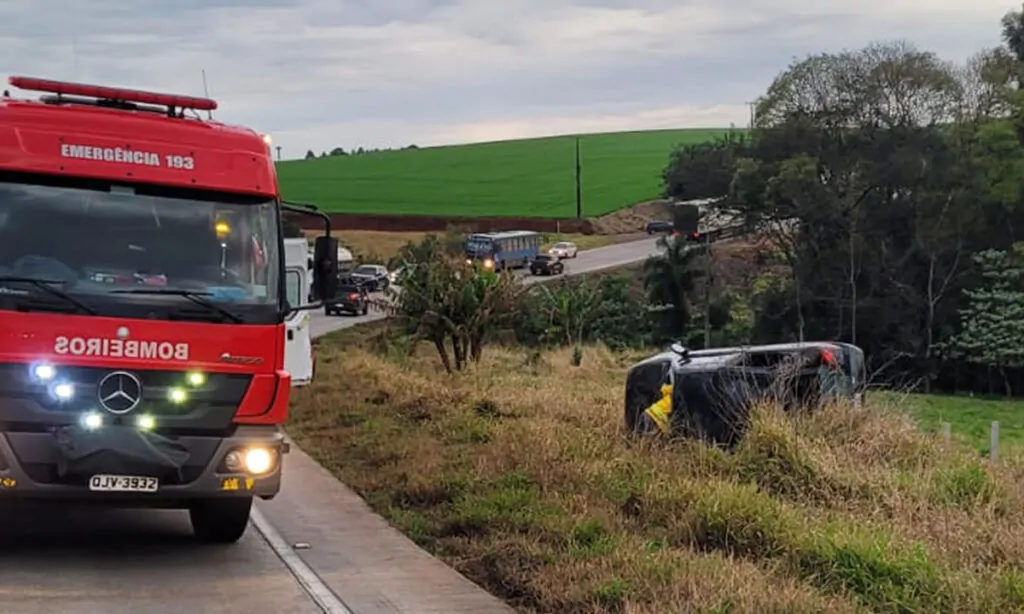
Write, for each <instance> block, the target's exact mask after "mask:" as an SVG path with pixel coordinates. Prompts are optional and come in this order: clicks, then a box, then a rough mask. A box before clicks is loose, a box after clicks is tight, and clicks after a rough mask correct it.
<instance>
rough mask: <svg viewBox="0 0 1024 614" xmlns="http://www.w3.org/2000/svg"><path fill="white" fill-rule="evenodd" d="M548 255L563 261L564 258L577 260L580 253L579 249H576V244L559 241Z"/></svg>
mask: <svg viewBox="0 0 1024 614" xmlns="http://www.w3.org/2000/svg"><path fill="white" fill-rule="evenodd" d="M548 253H549V254H551V255H552V256H554V257H556V258H558V259H559V260H561V259H562V258H575V257H576V255H577V254H578V253H579V249H578V248H577V247H576V244H575V243H571V242H569V241H559V242H558V243H555V244H554V245H552V246H551V249H549V250H548Z"/></svg>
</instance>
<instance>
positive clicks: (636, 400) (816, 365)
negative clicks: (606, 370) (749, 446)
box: [625, 342, 867, 446]
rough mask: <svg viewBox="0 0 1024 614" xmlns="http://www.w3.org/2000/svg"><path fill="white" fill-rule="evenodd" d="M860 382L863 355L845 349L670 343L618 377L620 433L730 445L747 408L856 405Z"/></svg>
mask: <svg viewBox="0 0 1024 614" xmlns="http://www.w3.org/2000/svg"><path fill="white" fill-rule="evenodd" d="M866 380H867V372H866V367H865V363H864V351H863V350H861V349H860V348H859V347H857V346H855V345H852V344H849V343H840V342H805V343H788V344H778V345H759V346H743V347H728V348H710V349H706V350H688V349H687V348H685V347H683V346H682V345H681V344H678V343H676V344H673V345H672V347H671V348H670V349H669V350H668V351H666V352H662V353H660V354H657V355H655V356H651V357H650V358H647V359H645V360H642V361H640V362H639V363H637V364H635V365H633V366H632V367H631V368H630V369H629V371H628V372H627V373H626V402H625V405H626V407H625V419H626V427H627V428H628V429H629V430H630V431H631V432H633V433H637V434H646V433H652V432H658V431H660V432H661V433H662V434H663V435H666V436H687V437H696V438H700V439H704V440H706V441H708V442H711V443H716V444H722V445H725V446H732V445H735V444H736V443H737V442H738V441H739V440H740V439H741V438H742V437H743V434H744V432H745V431H746V426H747V421H748V416H749V413H750V409H751V407H752V406H753V405H754V404H755V403H758V402H773V403H778V404H780V405H781V406H782V407H783V408H784V409H785V410H786V411H790V410H792V409H795V408H798V407H799V408H808V407H811V408H813V407H817V406H820V405H821V404H822V403H825V402H828V401H830V400H833V399H837V398H849V399H852V400H854V401H855V402H860V400H861V399H862V398H863V394H864V389H865V387H866V385H867V381H866Z"/></svg>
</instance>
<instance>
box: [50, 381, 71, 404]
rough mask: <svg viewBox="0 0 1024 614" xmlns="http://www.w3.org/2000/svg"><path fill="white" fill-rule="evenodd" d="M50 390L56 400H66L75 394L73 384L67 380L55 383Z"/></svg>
mask: <svg viewBox="0 0 1024 614" xmlns="http://www.w3.org/2000/svg"><path fill="white" fill-rule="evenodd" d="M51 392H52V394H53V396H54V397H55V398H56V399H57V400H58V401H68V400H70V399H71V398H72V397H73V396H75V385H74V384H71V383H69V382H61V383H59V384H57V385H55V386H54V387H53V388H52V389H51Z"/></svg>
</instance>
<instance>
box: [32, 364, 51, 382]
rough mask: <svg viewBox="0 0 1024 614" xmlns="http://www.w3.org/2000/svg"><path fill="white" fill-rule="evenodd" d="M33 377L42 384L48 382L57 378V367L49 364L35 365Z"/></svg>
mask: <svg viewBox="0 0 1024 614" xmlns="http://www.w3.org/2000/svg"><path fill="white" fill-rule="evenodd" d="M32 376H33V377H35V378H36V379H37V380H39V381H41V382H48V381H50V380H52V379H53V378H55V377H57V367H54V366H53V365H47V364H39V365H34V366H33V367H32Z"/></svg>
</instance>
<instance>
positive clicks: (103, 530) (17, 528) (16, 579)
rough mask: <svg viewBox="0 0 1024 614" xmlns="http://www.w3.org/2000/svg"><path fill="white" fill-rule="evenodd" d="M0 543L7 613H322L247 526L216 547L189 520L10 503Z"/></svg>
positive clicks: (0, 589)
mask: <svg viewBox="0 0 1024 614" xmlns="http://www.w3.org/2000/svg"><path fill="white" fill-rule="evenodd" d="M0 543H2V544H3V547H2V548H0V604H2V606H0V609H2V610H3V611H4V612H11V613H18V614H20V613H26V614H27V613H35V612H39V613H43V612H47V613H49V612H61V613H69V614H99V613H103V614H122V613H123V614H138V613H141V612H145V613H146V614H162V613H164V612H166V613H168V614H171V613H178V612H208V613H218V614H229V613H230V614H234V613H238V614H243V613H254V612H274V613H275V614H276V613H281V614H307V613H310V614H313V613H318V612H321V610H320V609H319V608H318V607H316V605H315V604H314V603H313V601H312V600H311V599H310V598H309V597H308V596H307V595H306V593H305V592H304V591H303V589H302V587H301V586H300V584H299V583H298V581H296V580H295V578H294V577H293V576H292V575H291V574H290V573H289V571H288V569H287V568H286V567H285V565H284V564H283V563H282V562H281V560H280V558H278V556H277V554H275V552H274V551H273V550H272V549H271V548H269V547H268V545H267V543H266V542H265V541H264V540H263V538H262V536H261V535H260V534H259V533H258V532H257V531H256V530H254V529H253V527H251V526H250V528H249V531H247V533H246V535H245V536H244V537H243V538H242V540H241V541H240V542H239V543H238V544H235V545H234V546H227V547H219V546H212V547H211V546H203V545H200V544H198V543H197V542H196V541H195V540H194V538H193V537H192V531H191V527H190V526H189V523H188V515H187V514H186V513H184V512H177V511H137V510H107V509H97V508H89V507H81V508H68V507H60V506H28V505H13V504H4V505H2V506H0Z"/></svg>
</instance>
